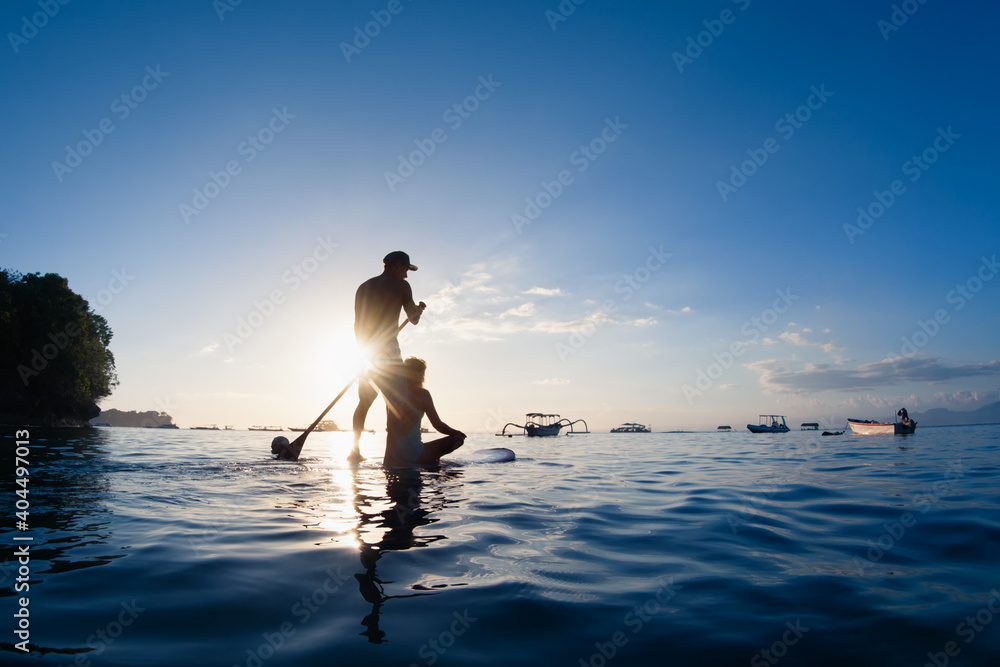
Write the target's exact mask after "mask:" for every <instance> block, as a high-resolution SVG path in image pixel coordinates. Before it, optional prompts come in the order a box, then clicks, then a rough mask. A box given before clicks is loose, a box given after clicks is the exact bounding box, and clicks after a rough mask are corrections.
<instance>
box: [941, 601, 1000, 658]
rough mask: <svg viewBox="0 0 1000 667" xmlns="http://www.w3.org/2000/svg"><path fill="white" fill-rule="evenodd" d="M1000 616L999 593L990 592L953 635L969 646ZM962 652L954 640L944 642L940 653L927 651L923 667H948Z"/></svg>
mask: <svg viewBox="0 0 1000 667" xmlns="http://www.w3.org/2000/svg"><path fill="white" fill-rule="evenodd" d="M998 614H1000V591H997V589H995V588H994V589H992V590H990V593H989V597H988V598H986V602H984V603H983V606H982V607H980V608H979V610H978V611H976V613H975V614H973V615H969V616H966V617H965V618H964V619H962V621H960V622H959V624H958V625H956V626H955V634H956V635H958V636H959V638H961V639H962V641H963V642H965V644H971V643H972V642H973V641H974V640H975V639H976V637H977V636H978V635H979V633H981V632H983V631H984V630H985V629H986V626H988V625H989V624H990V623H992V622H993V617H994V616H996V615H998ZM961 652H962V646H961V645H960V644H959V643H958V642H957V641H954V640H951V641H948V642H945V645H944V647H943V648H942V650H940V651H928V652H927V662H925V663H924V666H923V667H948V664H949V663H950V662H951V659H952V658H955V657H958V655H959V654H960V653H961Z"/></svg>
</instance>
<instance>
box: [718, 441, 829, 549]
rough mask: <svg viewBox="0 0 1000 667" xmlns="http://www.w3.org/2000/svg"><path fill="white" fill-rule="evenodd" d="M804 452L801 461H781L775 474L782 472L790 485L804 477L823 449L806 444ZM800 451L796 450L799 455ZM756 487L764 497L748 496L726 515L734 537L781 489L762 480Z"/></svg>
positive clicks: (817, 444) (789, 457)
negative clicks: (733, 510) (735, 509)
mask: <svg viewBox="0 0 1000 667" xmlns="http://www.w3.org/2000/svg"><path fill="white" fill-rule="evenodd" d="M800 449H801V450H802V456H803V457H804V458H803V459H802V460H801V461H799V460H793V459H792V458H791V456H786V457H785V458H783V459H781V460H780V464H781V467H780V468H779V469H778V470H773V471H772V473H774V472H780V474H782V475H784V476H785V482H784V483H786V484H787V483H788V480H789V479H796V478H798V477H800V476H801V475H802V471H803V470H804V469H805V467H806V466H807V465H809V464H810V463H811V462H812V460H813V459H814V458H815V457H816V455H817V454H819V453H820V452H821V451H823V448H822V447H821V446H820V445H819V443H817V442H810V443H806V444H805V445H804V446H803V447H801V448H800ZM798 452H799V449H796V450H795V453H798ZM754 485H755V486H756V487H758V488H757V490H758V491H760V492H761V494H762V495H760V496H757V497H750V496H748V497H747V499H746V500H744V501H743V506H742V507H741V508H740V509H739V510H737V511H735V512H729V513H727V514H726V523H728V524H729V529H730V530H731V531H733V535H735V534H736V533H738V532H739V531H740V528H742V527H743V526H745V525H746V524H747V523H748V522H749V520H750V517H752V516H757V515H758V514H760V509H761V508H762V507H764V506H766V505H767V504H768V502H770V500H771V498H773V497H774V496H775V495H776V494H777V493H778V491H779V488H778V487H777V486H776V485H774V484H769V483H765V482H763V481H762V480H757V481H755V482H754Z"/></svg>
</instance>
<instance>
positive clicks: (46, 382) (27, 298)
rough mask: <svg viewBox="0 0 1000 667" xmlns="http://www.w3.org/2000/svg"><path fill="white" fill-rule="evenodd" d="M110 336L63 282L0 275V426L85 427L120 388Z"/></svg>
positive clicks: (8, 272)
mask: <svg viewBox="0 0 1000 667" xmlns="http://www.w3.org/2000/svg"><path fill="white" fill-rule="evenodd" d="M111 337H112V332H111V327H109V326H108V322H107V320H105V319H104V318H103V317H101V316H100V315H98V314H97V313H95V312H94V311H93V310H91V309H90V304H88V303H87V301H86V300H84V299H83V297H81V296H80V295H79V294H76V293H75V292H73V291H72V290H71V289H70V288H69V283H68V282H67V280H66V279H65V278H63V277H62V276H60V275H58V274H55V273H46V274H45V275H39V274H37V273H32V274H26V275H24V274H21V273H18V272H16V271H11V270H8V269H2V268H0V340H2V341H3V345H2V346H0V369H2V371H3V372H2V373H0V423H6V424H16V425H26V426H86V425H87V423H88V422H89V420H91V419H93V418H94V417H96V416H97V415H98V414H100V408H98V407H97V401H99V400H100V399H102V398H105V397H106V396H110V395H111V392H112V391H113V390H114V388H115V387H116V386H117V385H118V375H117V373H116V371H115V358H114V355H112V354H111V350H110V349H108V345H109V344H110V343H111Z"/></svg>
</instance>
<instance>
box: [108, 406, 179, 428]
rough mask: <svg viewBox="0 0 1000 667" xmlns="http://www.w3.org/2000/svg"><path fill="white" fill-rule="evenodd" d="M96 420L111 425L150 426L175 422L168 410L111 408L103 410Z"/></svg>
mask: <svg viewBox="0 0 1000 667" xmlns="http://www.w3.org/2000/svg"><path fill="white" fill-rule="evenodd" d="M95 421H101V422H104V423H105V424H108V425H110V426H136V427H138V426H142V427H147V428H148V427H154V426H162V425H164V424H173V423H174V418H173V417H171V416H170V415H168V414H167V413H166V412H158V411H156V410H147V411H146V412H139V411H138V410H128V411H125V410H116V409H115V408H109V409H107V410H101V414H100V416H99V417H97V419H96V420H95Z"/></svg>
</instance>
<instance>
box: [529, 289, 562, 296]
mask: <svg viewBox="0 0 1000 667" xmlns="http://www.w3.org/2000/svg"><path fill="white" fill-rule="evenodd" d="M521 294H531V295H537V296H565V295H566V292H563V291H562V289H561V288H559V287H553V288H552V289H549V288H547V287H532V288H531V289H527V290H524V291H523V292H521Z"/></svg>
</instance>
